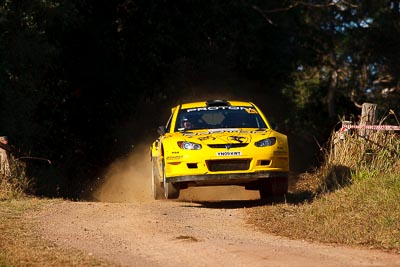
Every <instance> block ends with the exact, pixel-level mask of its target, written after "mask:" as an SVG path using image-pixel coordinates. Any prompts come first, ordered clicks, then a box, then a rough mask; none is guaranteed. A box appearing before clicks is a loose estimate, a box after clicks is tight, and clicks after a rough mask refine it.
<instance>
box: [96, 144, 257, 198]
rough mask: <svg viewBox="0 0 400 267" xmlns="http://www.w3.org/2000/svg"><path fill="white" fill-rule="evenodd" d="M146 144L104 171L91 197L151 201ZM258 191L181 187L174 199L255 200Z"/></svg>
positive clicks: (235, 188)
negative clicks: (101, 180) (101, 181)
mask: <svg viewBox="0 0 400 267" xmlns="http://www.w3.org/2000/svg"><path fill="white" fill-rule="evenodd" d="M151 175H152V174H151V161H150V144H141V145H138V146H135V147H134V148H133V151H132V153H131V154H130V155H129V156H127V157H126V158H122V159H118V160H116V161H115V162H114V163H113V164H111V165H110V167H109V168H108V170H107V171H106V173H105V175H104V178H103V183H102V184H101V185H100V186H99V187H98V188H97V189H96V190H95V191H94V193H93V198H94V199H96V200H97V201H101V202H146V201H153V196H152V191H151V179H152V177H151ZM258 198H259V194H258V191H249V190H245V189H244V188H243V187H239V186H214V187H193V188H188V189H183V190H181V194H180V197H179V199H178V200H177V201H190V202H192V201H221V200H251V199H258Z"/></svg>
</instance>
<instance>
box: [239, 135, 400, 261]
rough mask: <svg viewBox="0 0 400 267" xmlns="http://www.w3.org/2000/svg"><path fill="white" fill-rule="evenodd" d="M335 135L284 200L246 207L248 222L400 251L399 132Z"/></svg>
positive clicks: (298, 235) (305, 235)
mask: <svg viewBox="0 0 400 267" xmlns="http://www.w3.org/2000/svg"><path fill="white" fill-rule="evenodd" d="M336 137H337V136H336V133H335V134H334V135H333V136H332V141H331V144H330V148H329V149H328V150H327V151H326V152H327V153H326V161H325V164H324V165H323V166H322V167H321V168H319V169H318V170H316V171H315V172H313V173H305V174H303V175H302V176H301V177H300V179H299V181H298V183H297V184H296V186H295V189H294V190H292V191H291V192H289V194H288V195H287V196H286V199H285V200H284V201H281V202H277V203H272V204H271V203H270V204H271V205H265V206H258V207H253V208H250V209H248V210H247V212H248V215H249V217H248V220H249V222H250V223H253V224H255V225H256V226H257V227H258V228H259V229H261V230H262V231H265V232H268V233H273V234H276V235H279V236H286V237H289V238H293V239H303V240H309V241H318V242H323V243H336V244H341V245H343V244H344V245H350V246H362V247H365V248H373V249H381V250H385V251H390V252H395V253H400V206H399V205H398V201H399V199H400V155H399V151H400V139H399V135H397V134H395V133H382V132H375V133H370V134H369V136H368V137H366V136H359V135H358V134H357V133H347V135H346V136H345V137H344V138H343V139H340V140H338V139H337V138H336Z"/></svg>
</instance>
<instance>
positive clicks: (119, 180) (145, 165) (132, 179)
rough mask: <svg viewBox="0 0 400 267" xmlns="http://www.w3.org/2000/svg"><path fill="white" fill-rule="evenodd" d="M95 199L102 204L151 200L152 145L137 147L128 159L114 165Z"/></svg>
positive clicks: (95, 193)
mask: <svg viewBox="0 0 400 267" xmlns="http://www.w3.org/2000/svg"><path fill="white" fill-rule="evenodd" d="M93 197H94V198H95V199H97V200H98V201H102V202H134V201H149V200H151V199H152V198H151V197H152V193H151V161H150V144H145V143H143V144H140V145H138V146H135V147H134V148H133V151H132V153H131V154H130V155H128V156H127V157H126V158H122V159H118V160H116V161H115V162H114V163H112V164H111V165H110V167H109V168H108V170H107V171H106V173H105V175H104V177H103V183H102V184H101V185H100V186H99V187H98V189H97V190H95V192H94V193H93Z"/></svg>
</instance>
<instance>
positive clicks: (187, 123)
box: [181, 118, 193, 130]
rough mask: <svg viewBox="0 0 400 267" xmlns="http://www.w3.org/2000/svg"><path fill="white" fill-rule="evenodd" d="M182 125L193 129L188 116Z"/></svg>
mask: <svg viewBox="0 0 400 267" xmlns="http://www.w3.org/2000/svg"><path fill="white" fill-rule="evenodd" d="M181 127H182V128H184V129H185V130H186V129H191V128H192V127H193V125H192V123H191V122H190V121H189V120H188V119H187V118H183V119H182V121H181Z"/></svg>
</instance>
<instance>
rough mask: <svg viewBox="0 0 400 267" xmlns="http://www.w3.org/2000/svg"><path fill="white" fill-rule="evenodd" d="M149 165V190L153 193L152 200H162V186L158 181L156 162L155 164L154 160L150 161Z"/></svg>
mask: <svg viewBox="0 0 400 267" xmlns="http://www.w3.org/2000/svg"><path fill="white" fill-rule="evenodd" d="M151 165H152V168H151V175H152V182H151V189H152V192H153V198H154V199H155V200H159V199H163V198H164V192H163V187H162V184H161V183H160V180H159V173H158V169H157V162H156V160H155V159H152V161H151Z"/></svg>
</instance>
